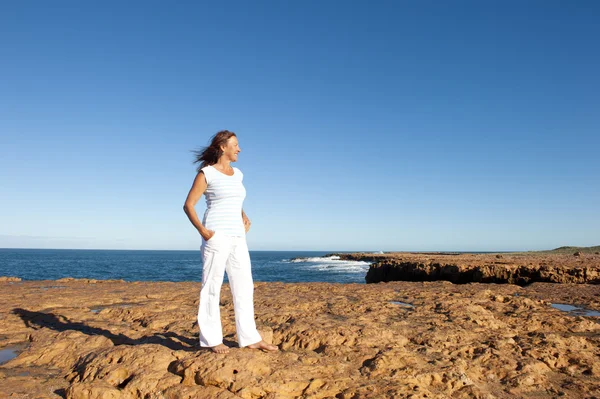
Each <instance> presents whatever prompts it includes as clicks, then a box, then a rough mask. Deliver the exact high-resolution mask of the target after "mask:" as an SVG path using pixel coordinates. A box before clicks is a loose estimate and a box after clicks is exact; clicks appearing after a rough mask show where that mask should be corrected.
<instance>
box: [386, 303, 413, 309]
mask: <svg viewBox="0 0 600 399" xmlns="http://www.w3.org/2000/svg"><path fill="white" fill-rule="evenodd" d="M390 303H391V304H392V305H400V306H402V307H404V308H414V307H415V306H414V305H411V304H410V303H406V302H400V301H390Z"/></svg>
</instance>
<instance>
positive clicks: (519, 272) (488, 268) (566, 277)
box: [339, 253, 600, 286]
mask: <svg viewBox="0 0 600 399" xmlns="http://www.w3.org/2000/svg"><path fill="white" fill-rule="evenodd" d="M339 256H340V258H342V259H351V260H363V261H367V262H373V264H372V265H371V266H370V268H369V271H368V272H367V275H366V277H365V279H366V282H367V283H378V282H387V281H436V280H445V281H450V282H453V283H458V284H463V283H471V282H477V283H509V284H517V285H521V286H525V285H527V284H531V283H534V282H546V283H568V284H600V256H598V255H584V254H580V255H579V256H577V257H574V256H573V255H555V254H549V255H536V254H502V255H499V254H454V253H450V254H443V253H387V254H382V255H376V254H363V253H355V254H339Z"/></svg>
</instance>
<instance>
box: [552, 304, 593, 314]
mask: <svg viewBox="0 0 600 399" xmlns="http://www.w3.org/2000/svg"><path fill="white" fill-rule="evenodd" d="M550 306H552V307H553V308H554V309H558V310H562V311H563V312H567V313H569V314H572V315H573V316H592V317H600V312H598V311H597V310H591V309H586V308H582V307H579V306H573V305H568V304H566V303H553V304H551V305H550Z"/></svg>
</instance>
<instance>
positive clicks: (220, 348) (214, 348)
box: [209, 344, 229, 353]
mask: <svg viewBox="0 0 600 399" xmlns="http://www.w3.org/2000/svg"><path fill="white" fill-rule="evenodd" d="M209 349H210V350H211V351H213V352H215V353H227V352H229V347H228V346H226V345H224V344H219V345H217V346H211V347H210V348H209Z"/></svg>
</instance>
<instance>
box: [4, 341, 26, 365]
mask: <svg viewBox="0 0 600 399" xmlns="http://www.w3.org/2000/svg"><path fill="white" fill-rule="evenodd" d="M22 350H23V346H22V345H13V346H7V347H6V348H3V349H0V364H3V363H6V362H8V361H10V360H13V359H14V358H15V357H17V356H19V353H20V352H21V351H22Z"/></svg>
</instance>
